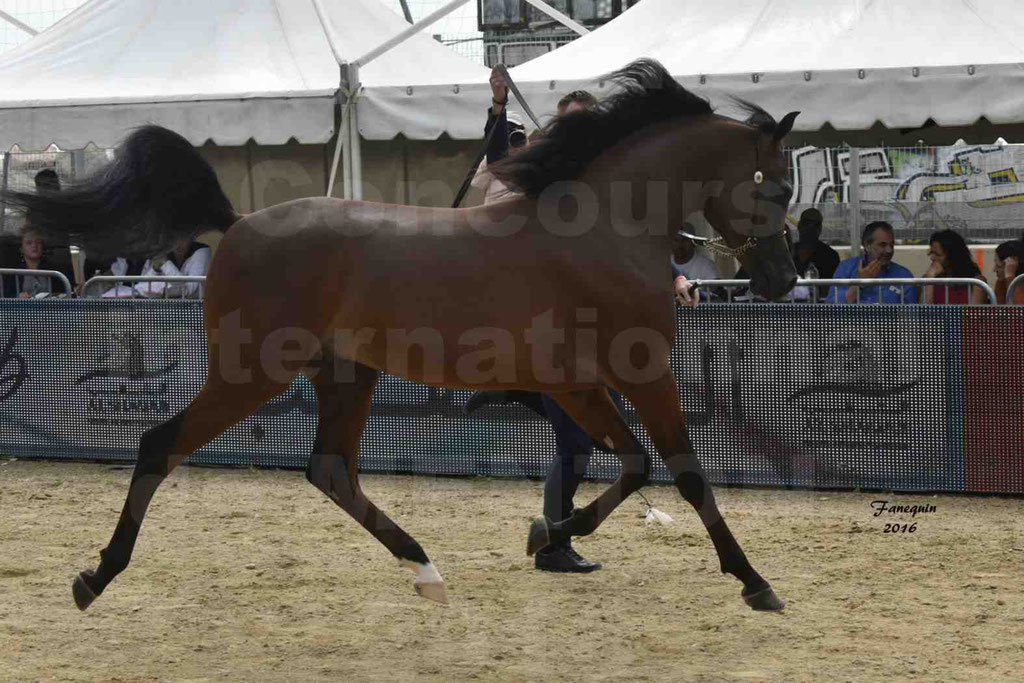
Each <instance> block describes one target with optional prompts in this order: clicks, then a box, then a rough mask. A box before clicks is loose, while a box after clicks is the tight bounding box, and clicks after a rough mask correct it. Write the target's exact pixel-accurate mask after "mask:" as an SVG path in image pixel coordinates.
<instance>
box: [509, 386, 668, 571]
mask: <svg viewBox="0 0 1024 683" xmlns="http://www.w3.org/2000/svg"><path fill="white" fill-rule="evenodd" d="M550 396H551V398H552V399H554V400H555V401H557V402H558V405H560V406H561V407H562V409H563V410H565V412H566V413H567V414H568V415H569V417H571V418H572V419H573V420H574V421H575V422H576V424H578V425H579V426H580V427H581V428H583V430H584V431H585V432H587V434H588V435H589V436H590V438H591V439H593V440H594V441H595V442H597V443H601V444H603V445H604V446H606V447H607V448H609V449H610V450H612V451H614V452H615V454H616V455H617V456H618V457H619V460H620V461H621V462H622V471H621V472H620V473H619V477H618V478H617V479H616V480H615V481H614V482H613V483H612V485H611V486H609V487H608V488H607V489H605V491H604V492H603V493H601V495H599V496H598V497H597V498H595V499H594V501H593V502H591V503H590V504H589V505H587V506H586V507H585V508H582V509H576V510H573V512H572V515H571V516H570V517H569V518H568V519H563V520H558V521H554V522H552V521H550V520H547V519H538V520H535V521H534V522H533V524H532V525H531V526H530V533H529V535H528V536H527V540H526V552H527V553H528V554H530V555H533V554H534V553H536V552H537V551H538V550H540V549H541V548H544V547H546V546H548V545H550V544H552V543H563V542H568V541H569V540H570V538H571V537H572V536H586V535H588V534H590V533H593V531H594V530H595V529H597V527H598V526H600V525H601V522H603V521H604V520H605V519H606V518H607V517H608V515H610V514H611V513H612V511H613V510H615V508H617V507H618V506H619V504H620V503H622V501H624V500H625V499H626V498H628V497H629V495H630V494H631V493H633V492H634V491H636V490H638V489H640V488H641V487H642V486H643V485H644V484H646V483H647V481H648V479H649V478H650V470H651V466H650V456H649V455H648V454H647V452H646V451H645V450H644V448H643V446H641V445H640V442H639V441H637V439H636V437H634V436H633V434H632V432H630V430H629V426H628V425H627V424H626V421H625V419H624V418H623V417H622V414H621V413H620V412H619V409H618V407H616V405H615V403H614V402H613V401H612V399H611V396H609V395H608V391H607V390H606V389H604V388H603V387H601V388H598V389H588V390H585V391H574V392H568V393H564V394H551V395H550Z"/></svg>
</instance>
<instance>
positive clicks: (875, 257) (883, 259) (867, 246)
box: [826, 221, 918, 304]
mask: <svg viewBox="0 0 1024 683" xmlns="http://www.w3.org/2000/svg"><path fill="white" fill-rule="evenodd" d="M861 244H862V245H863V247H864V255H863V256H854V257H851V258H848V259H846V260H845V261H841V262H840V263H839V265H838V266H837V267H836V270H835V273H834V274H833V276H832V277H834V278H835V279H837V280H845V279H854V278H856V279H863V280H868V279H875V278H912V277H914V276H913V274H911V272H910V271H909V270H907V269H906V268H904V267H903V266H901V265H899V264H898V263H893V262H892V256H893V254H894V253H895V251H896V238H895V235H894V233H893V229H892V226H891V225H889V224H888V223H886V222H885V221H874V222H872V223H868V224H867V225H866V226H864V232H863V233H862V234H861ZM858 295H859V296H858ZM826 300H827V301H828V302H829V303H840V304H842V303H846V304H852V303H857V302H858V301H860V302H861V303H865V304H876V303H882V304H898V303H908V304H916V303H917V302H918V295H917V287H915V286H913V285H903V286H900V285H876V286H871V285H861V286H857V285H854V286H850V287H847V286H845V285H835V286H833V287H831V288H829V290H828V297H827V298H826Z"/></svg>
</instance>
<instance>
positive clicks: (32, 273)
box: [0, 268, 74, 298]
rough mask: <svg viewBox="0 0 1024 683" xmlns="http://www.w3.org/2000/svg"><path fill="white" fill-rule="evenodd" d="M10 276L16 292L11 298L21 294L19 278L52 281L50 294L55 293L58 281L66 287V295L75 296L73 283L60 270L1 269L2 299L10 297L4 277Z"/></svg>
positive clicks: (0, 295) (0, 290)
mask: <svg viewBox="0 0 1024 683" xmlns="http://www.w3.org/2000/svg"><path fill="white" fill-rule="evenodd" d="M5 275H7V276H10V277H11V279H12V280H13V284H14V290H13V291H12V292H11V293H10V296H15V297H16V296H18V295H19V294H21V291H20V287H19V284H18V283H19V281H18V278H19V277H23V276H29V277H45V278H47V279H48V280H49V281H50V292H51V293H52V292H53V280H54V279H56V280H57V281H58V282H60V283H61V284H62V285H63V286H64V293H65V294H67V295H70V294H73V293H74V289H73V288H72V287H71V282H70V281H68V278H67V276H66V275H65V274H64V273H62V272H60V271H59V270H29V269H25V268H0V298H2V297H5V296H8V293H7V292H6V291H5V290H6V286H5V285H4V279H5V278H4V277H3V276H5Z"/></svg>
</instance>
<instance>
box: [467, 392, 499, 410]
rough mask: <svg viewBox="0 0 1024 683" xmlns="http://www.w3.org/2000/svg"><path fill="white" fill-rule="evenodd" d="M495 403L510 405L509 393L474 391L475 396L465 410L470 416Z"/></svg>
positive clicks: (470, 398)
mask: <svg viewBox="0 0 1024 683" xmlns="http://www.w3.org/2000/svg"><path fill="white" fill-rule="evenodd" d="M494 403H508V392H507V391H474V392H473V395H472V396H470V397H469V399H468V400H467V401H466V406H465V407H464V408H463V410H465V411H466V415H469V414H471V413H473V412H475V411H477V410H479V409H480V408H483V407H484V406H489V405H491V404H494Z"/></svg>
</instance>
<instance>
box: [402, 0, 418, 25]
mask: <svg viewBox="0 0 1024 683" xmlns="http://www.w3.org/2000/svg"><path fill="white" fill-rule="evenodd" d="M399 2H401V3H402V14H404V15H405V20H406V21H408V22H409V23H410V24H415V23H416V22H414V21H413V20H412V12H410V11H409V3H408V2H406V0H399Z"/></svg>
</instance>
